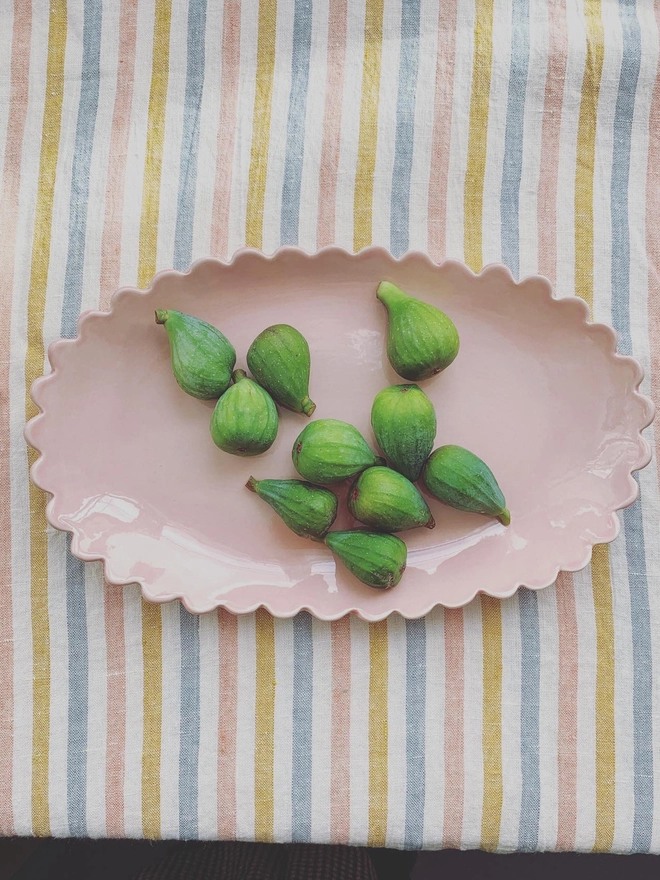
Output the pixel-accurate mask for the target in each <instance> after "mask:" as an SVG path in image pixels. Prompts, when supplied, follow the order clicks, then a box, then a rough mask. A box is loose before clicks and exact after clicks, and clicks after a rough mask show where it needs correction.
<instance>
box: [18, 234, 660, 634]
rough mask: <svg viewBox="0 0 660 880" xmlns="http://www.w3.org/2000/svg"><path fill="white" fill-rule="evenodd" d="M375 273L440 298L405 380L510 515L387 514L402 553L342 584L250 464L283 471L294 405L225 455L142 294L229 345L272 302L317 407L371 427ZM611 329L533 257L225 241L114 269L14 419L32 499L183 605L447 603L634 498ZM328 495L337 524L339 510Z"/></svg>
mask: <svg viewBox="0 0 660 880" xmlns="http://www.w3.org/2000/svg"><path fill="white" fill-rule="evenodd" d="M382 279H387V280H391V281H394V282H395V283H396V284H398V285H400V286H401V287H403V288H404V289H405V290H407V291H408V292H410V293H411V294H413V295H415V296H418V297H420V298H421V299H424V300H426V301H428V302H431V303H434V304H437V305H438V306H440V307H441V308H442V309H444V310H445V311H446V312H447V313H448V314H449V316H450V317H451V318H452V320H453V321H454V322H455V324H456V326H457V327H458V330H459V333H460V336H461V350H460V353H459V356H458V358H457V359H456V361H455V362H454V364H453V365H452V366H451V367H450V368H449V369H448V370H447V371H446V372H444V373H442V374H440V375H439V376H437V377H435V378H434V379H432V380H429V381H427V382H424V383H421V384H422V387H423V388H424V390H425V391H426V393H427V394H428V395H429V397H430V398H431V400H432V401H433V403H434V405H435V407H436V410H437V414H438V435H437V440H436V443H437V445H440V444H444V443H458V444H460V445H463V446H466V447H468V448H470V449H472V450H473V451H474V452H475V453H476V454H477V455H479V456H481V457H482V458H483V459H484V460H485V461H487V462H488V463H489V464H490V466H491V467H492V469H493V471H494V473H495V474H496V476H497V478H498V481H499V483H500V485H501V486H502V489H503V491H504V493H505V495H506V497H507V502H508V506H509V508H510V510H511V513H512V524H511V526H510V527H509V528H505V527H504V526H502V525H501V524H500V523H498V522H497V521H495V520H489V519H487V518H485V517H480V516H476V515H470V514H465V513H461V512H458V511H453V510H450V509H449V508H446V507H443V506H442V505H440V504H438V503H437V502H435V501H432V500H431V501H430V504H431V508H432V512H433V515H434V517H435V519H436V521H437V527H436V528H435V529H434V530H433V531H429V530H427V529H417V530H415V531H412V532H406V533H403V534H402V537H404V539H405V540H406V542H407V544H408V547H409V555H408V568H407V570H406V572H405V574H404V577H403V580H402V581H401V583H400V584H399V586H398V587H396V588H394V589H393V590H389V591H385V592H381V591H376V590H372V589H370V588H368V587H366V586H364V585H363V584H360V583H359V582H358V581H357V580H356V579H355V578H353V577H352V576H351V575H350V574H349V573H348V572H346V571H345V570H344V569H343V568H341V567H338V568H337V567H336V566H335V562H334V560H333V558H332V556H331V555H330V553H329V551H328V550H327V549H326V548H325V547H323V545H321V544H317V543H314V542H311V541H306V540H304V539H302V538H298V537H297V536H296V535H294V534H293V533H292V532H290V531H289V530H288V529H287V528H286V526H284V524H283V523H281V522H280V521H279V519H278V518H277V517H276V515H275V514H274V513H273V511H271V510H270V509H269V508H268V507H267V506H266V505H265V504H264V503H263V502H262V501H260V499H258V498H257V497H256V496H255V495H254V494H253V493H250V492H248V491H247V490H246V489H245V485H244V484H245V482H246V480H247V478H248V477H249V476H250V475H251V474H253V475H254V476H255V477H257V478H258V479H259V478H264V477H293V476H295V472H294V470H293V466H292V463H291V455H290V453H291V447H292V445H293V441H294V439H295V438H296V436H297V435H298V433H299V432H300V431H301V430H302V428H303V427H304V425H305V424H307V420H306V419H305V418H304V417H301V416H298V415H295V414H293V413H289V412H285V411H283V412H281V422H280V431H279V436H278V439H277V441H276V443H275V445H274V446H273V447H272V448H271V449H270V450H269V451H268V452H267V453H266V454H265V455H263V456H259V457H255V458H249V459H240V458H235V457H233V456H229V455H226V454H225V453H223V452H221V451H220V450H218V449H217V448H216V447H215V446H214V444H213V442H212V440H211V437H210V434H209V420H210V415H211V411H212V403H208V402H206V403H202V402H200V401H197V400H194V399H193V398H190V397H188V396H187V395H185V394H184V393H183V392H182V391H181V390H180V389H179V387H178V386H177V385H176V382H175V381H174V378H173V376H172V373H171V369H170V365H169V348H168V343H167V339H166V336H165V334H164V333H163V332H162V328H160V327H158V326H156V324H155V323H154V320H153V312H154V309H155V308H176V309H180V310H182V311H186V312H189V313H191V314H194V315H196V316H198V317H200V318H203V319H204V320H207V321H210V322H211V323H213V324H215V325H216V326H218V327H219V328H220V329H221V330H222V331H223V332H224V333H225V334H226V335H227V336H228V337H229V338H230V339H231V340H232V342H233V343H234V345H235V347H236V349H237V351H238V362H237V366H239V367H240V366H243V367H244V366H245V353H246V351H247V349H248V347H249V345H250V342H251V341H252V339H253V338H254V337H255V336H256V335H257V333H259V332H260V331H261V330H263V329H264V328H265V327H267V326H268V325H269V324H273V323H290V324H293V325H294V326H295V327H297V328H298V329H299V330H300V331H301V332H302V333H303V334H304V335H305V336H306V338H307V339H308V341H309V343H310V348H311V351H312V380H311V389H310V393H311V396H312V398H313V399H314V400H315V401H316V403H317V405H318V409H317V411H316V413H315V414H314V418H326V417H330V418H340V419H345V420H346V421H349V422H351V423H352V424H354V425H355V426H356V427H357V428H358V429H359V430H361V431H362V432H363V434H364V435H365V437H367V438H368V439H369V441H370V442H373V436H372V433H371V428H370V424H369V415H370V410H371V403H372V400H373V398H374V396H375V394H376V393H377V392H378V391H380V390H381V389H382V388H383V387H385V386H386V385H389V384H398V383H400V382H401V381H402V380H401V379H400V378H399V377H398V376H397V375H396V374H395V373H394V372H393V371H392V369H391V367H390V366H389V364H388V362H387V358H386V354H385V328H386V318H385V312H384V310H383V308H382V306H381V305H380V304H379V303H378V302H377V301H376V298H375V289H376V285H377V283H378V282H379V281H380V280H382ZM615 349H616V337H615V334H614V332H613V331H612V330H611V329H610V328H607V327H605V326H603V325H595V324H590V323H588V310H587V307H586V305H585V304H584V303H583V302H581V301H580V300H577V299H576V298H575V297H569V298H567V299H563V300H556V299H554V298H553V297H552V293H551V289H550V285H549V284H548V282H547V281H545V280H544V279H542V278H538V277H537V278H529V279H527V280H525V281H523V282H521V283H520V284H516V283H514V281H513V279H512V278H511V275H510V274H509V272H508V271H507V270H506V269H505V268H504V267H502V266H491V267H487V268H486V269H485V270H484V271H483V272H482V273H481V274H480V275H478V276H475V275H473V274H472V273H471V272H470V271H469V270H468V269H467V268H466V267H465V266H463V265H461V264H459V263H453V262H447V263H444V264H442V265H441V266H437V265H435V264H433V263H431V262H430V261H429V260H428V259H427V258H426V257H424V256H423V255H421V254H409V255H407V256H406V257H404V258H403V259H402V260H398V261H397V260H394V259H393V258H392V257H391V256H390V255H389V254H388V253H387V252H386V251H384V250H383V249H380V248H368V249H367V250H364V251H362V252H361V253H360V254H358V255H351V254H348V253H346V252H345V251H342V250H341V249H339V248H328V249H325V250H323V251H321V252H319V253H318V254H316V255H314V256H309V255H307V254H305V253H303V252H302V251H300V250H298V249H296V248H284V249H282V250H280V251H278V252H277V253H276V254H275V255H274V256H273V257H270V258H269V257H265V256H263V255H262V254H260V253H258V252H256V251H250V250H245V251H241V252H239V253H238V254H237V255H236V257H235V258H234V260H233V261H232V262H231V263H229V264H225V263H220V262H218V261H216V260H201V261H199V262H198V263H196V264H195V265H194V266H193V268H192V269H191V271H190V273H188V274H187V275H183V274H181V273H178V272H162V273H160V274H159V275H157V276H156V278H155V279H154V282H153V284H152V286H151V288H150V289H149V290H148V291H146V292H140V291H137V290H132V289H124V290H121V291H119V292H118V293H117V294H116V295H115V297H114V298H113V301H112V306H111V310H110V312H108V313H100V312H90V313H87V314H86V315H84V316H83V317H82V318H81V320H80V324H79V333H78V336H77V337H76V338H75V339H73V340H60V341H58V342H56V343H54V345H53V346H51V349H50V351H49V357H50V362H51V366H52V372H51V373H50V374H49V375H47V376H45V377H42V378H41V379H38V380H37V381H36V382H35V383H34V385H33V390H32V394H33V398H34V400H35V402H36V403H37V405H38V406H39V408H40V409H41V410H42V412H41V414H40V415H38V416H37V417H36V418H34V419H33V420H32V421H31V422H30V423H29V424H28V425H27V427H26V438H27V440H28V442H29V443H30V444H32V445H33V446H34V447H36V448H37V449H38V450H39V452H40V453H41V456H40V458H39V459H38V460H37V462H36V463H35V465H34V466H33V470H32V476H33V479H34V481H35V483H36V484H37V485H38V486H40V487H41V488H43V489H45V490H46V491H48V492H49V493H51V494H52V496H53V497H52V498H51V499H50V502H49V504H48V509H47V515H48V518H49V521H50V522H51V523H52V525H53V526H55V527H56V528H59V529H65V530H67V531H70V532H72V535H73V537H72V545H71V546H72V551H73V552H74V554H75V555H76V556H78V557H79V558H81V559H84V560H92V559H102V560H103V562H104V565H105V573H106V576H107V578H108V580H109V581H110V582H112V583H115V584H118V585H120V584H125V583H131V582H134V581H136V582H138V583H140V584H141V586H142V590H143V593H144V595H145V597H146V598H147V599H151V600H154V601H160V602H162V601H168V600H170V599H174V598H180V599H181V600H182V601H183V602H184V603H185V605H186V607H188V608H189V609H190V610H192V611H198V612H202V611H208V610H211V609H212V608H215V607H217V606H224V607H227V608H229V609H230V610H231V611H234V612H237V613H240V612H247V611H251V610H253V609H254V608H256V607H258V606H260V605H264V606H265V607H266V608H268V609H269V610H270V611H271V612H272V613H273V614H275V615H277V616H282V617H288V616H291V615H293V614H295V613H296V612H297V611H299V610H300V609H301V608H307V609H309V610H310V611H312V612H313V613H314V614H316V615H317V616H319V617H321V618H324V619H335V618H337V617H341V616H342V615H344V614H346V613H347V612H349V611H355V612H357V613H358V614H360V615H361V616H362V617H364V618H365V619H367V620H378V619H382V618H383V617H385V616H387V615H388V614H389V613H391V612H392V611H399V612H400V613H401V614H403V615H404V616H406V617H418V616H421V615H423V614H425V613H426V612H427V611H429V610H430V609H431V608H432V607H433V606H434V605H437V604H443V605H447V606H458V605H462V604H465V603H466V602H468V601H470V599H472V598H473V597H474V595H475V594H476V593H477V592H479V591H483V592H486V593H489V594H491V595H494V596H500V597H504V596H509V595H511V594H512V593H513V592H514V591H515V590H516V589H517V587H518V586H520V585H521V584H525V585H526V586H529V587H532V588H540V587H543V586H546V585H548V584H550V583H551V582H552V581H553V580H554V578H555V577H556V575H557V572H558V571H559V570H560V569H565V570H576V569H578V568H581V567H583V566H584V565H585V564H586V563H587V562H588V561H589V558H590V556H591V549H592V546H593V545H594V544H595V543H598V542H601V541H611V540H612V539H613V538H614V537H615V536H616V534H617V532H618V528H619V523H618V519H617V516H616V510H618V509H619V508H621V507H624V506H626V505H628V504H630V503H632V501H633V500H634V499H635V497H636V494H637V484H636V483H635V481H634V479H633V478H632V473H633V472H634V471H635V470H636V469H638V468H641V467H643V466H644V465H645V464H647V463H648V461H649V458H650V447H649V445H648V444H647V442H646V441H645V440H644V438H643V437H642V436H641V431H642V430H643V428H644V427H646V426H647V425H648V424H649V423H650V421H651V419H652V417H653V407H652V404H651V402H650V401H649V400H648V399H647V398H645V397H644V396H642V395H640V394H639V392H638V387H639V384H640V382H641V379H642V371H641V368H640V366H639V364H638V363H637V362H636V361H634V360H633V359H632V358H627V357H620V356H619V355H617V354H616V351H615ZM351 523H352V521H351V519H350V517H349V516H348V514H347V513H346V512H345V511H344V513H343V514H342V515H341V517H340V519H339V520H338V522H337V527H340V528H341V527H350V525H351Z"/></svg>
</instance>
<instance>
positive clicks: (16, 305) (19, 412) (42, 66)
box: [8, 3, 48, 835]
mask: <svg viewBox="0 0 660 880" xmlns="http://www.w3.org/2000/svg"><path fill="white" fill-rule="evenodd" d="M47 32H48V5H47V4H46V3H41V4H35V5H34V8H33V10H32V34H31V43H30V78H31V79H30V89H29V91H28V104H27V110H26V120H25V134H24V137H23V143H22V154H21V166H20V179H21V188H20V192H19V210H18V222H17V228H16V245H15V253H14V284H13V292H12V301H11V337H10V351H11V353H12V357H11V358H10V362H9V389H8V391H9V417H10V426H9V430H10V447H9V484H10V488H11V506H12V510H24V511H28V510H29V509H30V500H29V488H28V483H29V478H28V469H27V450H26V447H25V440H24V439H23V426H24V424H25V353H26V349H27V301H28V292H29V285H30V267H31V262H32V243H33V237H34V220H35V206H36V198H37V180H38V175H39V161H40V153H39V150H38V149H35V148H34V145H35V144H38V143H41V135H42V120H43V111H44V97H45V89H46V61H47V50H48V45H47V40H44V39H43V35H44V33H47ZM29 548H30V520H29V517H28V516H21V517H14V518H13V521H12V627H13V649H14V654H13V660H14V682H13V684H14V706H13V728H14V731H13V733H14V737H13V761H12V763H13V774H12V783H13V791H12V807H13V813H14V829H15V832H16V834H18V835H31V834H32V722H33V718H32V710H33V691H32V675H33V661H34V657H33V653H32V647H33V642H32V609H31V602H30V589H31V566H30V551H29Z"/></svg>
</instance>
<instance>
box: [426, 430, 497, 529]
mask: <svg viewBox="0 0 660 880" xmlns="http://www.w3.org/2000/svg"><path fill="white" fill-rule="evenodd" d="M422 479H423V481H424V484H425V486H426V488H427V489H428V490H429V492H430V493H431V495H433V496H434V497H435V498H437V499H438V500H439V501H442V502H444V504H448V505H449V506H450V507H455V508H456V509H457V510H468V511H470V513H483V514H485V515H486V516H494V517H497V519H499V521H500V522H501V523H502V525H505V526H508V525H509V523H510V522H511V514H510V513H509V511H508V509H507V506H506V501H505V500H504V495H503V494H502V490H501V489H500V487H499V486H498V484H497V480H496V479H495V477H494V476H493V472H492V471H491V469H490V468H489V467H488V465H487V464H486V463H485V462H483V461H482V460H481V459H480V458H479V457H478V456H476V455H475V454H474V453H473V452H469V450H467V449H463V447H462V446H441V447H440V448H439V449H436V450H435V452H434V453H433V454H432V455H431V456H430V458H429V460H428V461H427V462H426V465H425V466H424V473H423V474H422Z"/></svg>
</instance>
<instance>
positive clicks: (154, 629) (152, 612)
mask: <svg viewBox="0 0 660 880" xmlns="http://www.w3.org/2000/svg"><path fill="white" fill-rule="evenodd" d="M142 662H143V676H144V685H143V699H144V705H143V713H144V718H143V734H142V737H143V738H142V834H143V835H144V836H145V837H147V838H151V839H154V838H159V837H160V836H161V830H160V749H161V739H162V729H163V618H162V615H161V607H160V605H154V604H151V603H150V602H142Z"/></svg>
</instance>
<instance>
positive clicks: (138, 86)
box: [110, 0, 155, 286]
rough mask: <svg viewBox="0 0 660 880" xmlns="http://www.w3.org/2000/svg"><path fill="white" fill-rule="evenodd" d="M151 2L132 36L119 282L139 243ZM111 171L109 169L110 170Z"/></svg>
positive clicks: (133, 270) (141, 9) (142, 7)
mask: <svg viewBox="0 0 660 880" xmlns="http://www.w3.org/2000/svg"><path fill="white" fill-rule="evenodd" d="M154 2H155V0H142V2H140V3H139V4H138V8H137V30H136V37H135V45H136V47H137V48H136V53H137V57H136V63H135V70H134V76H133V97H132V101H131V123H130V130H129V138H128V152H127V156H126V179H125V182H124V194H125V198H123V217H122V226H121V266H120V271H119V283H120V285H122V286H123V285H126V284H136V283H137V278H138V260H139V246H140V215H141V213H142V189H143V185H144V166H145V158H146V151H147V120H148V114H149V90H150V87H151V62H152V57H153V39H154ZM110 173H112V169H111V170H110Z"/></svg>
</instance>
